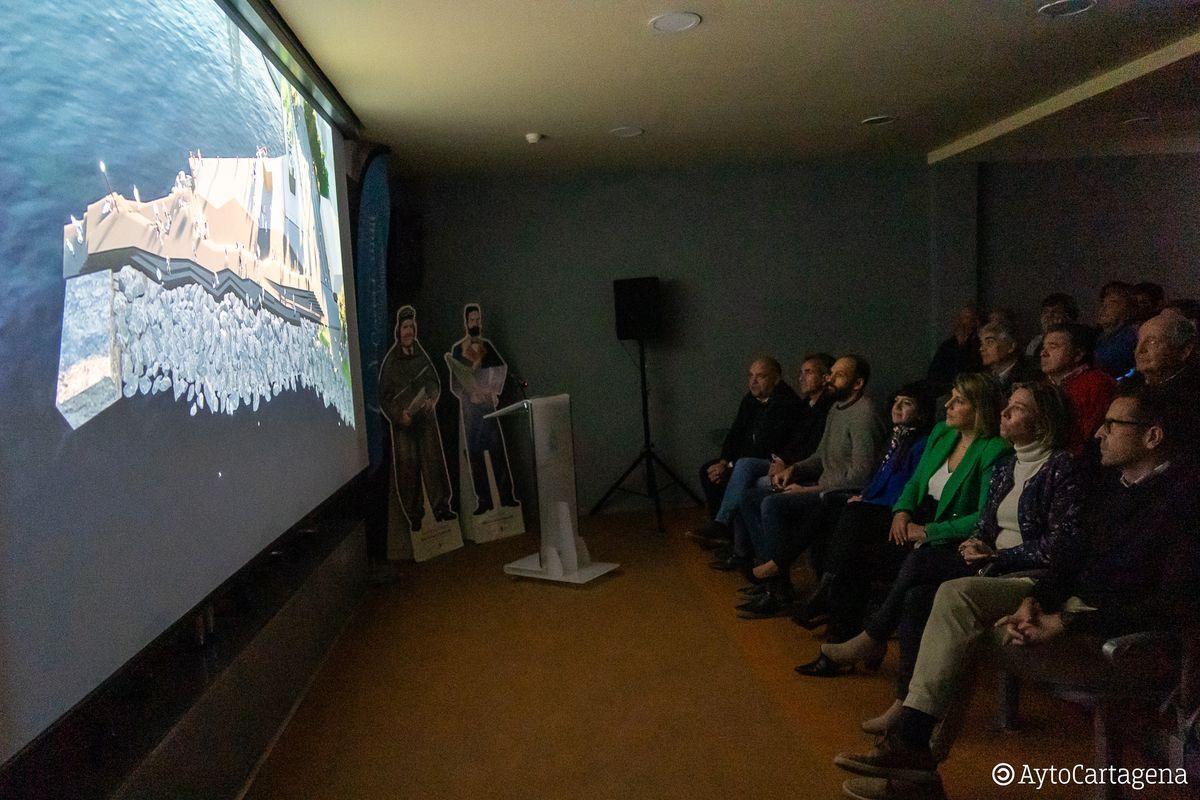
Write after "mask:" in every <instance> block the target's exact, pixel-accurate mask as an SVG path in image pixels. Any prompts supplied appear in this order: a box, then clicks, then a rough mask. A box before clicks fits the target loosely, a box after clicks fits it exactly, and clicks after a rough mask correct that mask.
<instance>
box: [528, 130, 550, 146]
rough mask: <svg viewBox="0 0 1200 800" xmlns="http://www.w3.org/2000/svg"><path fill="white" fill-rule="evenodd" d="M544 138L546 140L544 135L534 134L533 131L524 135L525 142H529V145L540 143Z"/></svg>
mask: <svg viewBox="0 0 1200 800" xmlns="http://www.w3.org/2000/svg"><path fill="white" fill-rule="evenodd" d="M545 138H546V137H545V135H543V134H540V133H534V132H533V131H530V132H529V133H527V134H525V141H527V142H529V143H530V144H537V143H538V142H540V141H541V140H542V139H545Z"/></svg>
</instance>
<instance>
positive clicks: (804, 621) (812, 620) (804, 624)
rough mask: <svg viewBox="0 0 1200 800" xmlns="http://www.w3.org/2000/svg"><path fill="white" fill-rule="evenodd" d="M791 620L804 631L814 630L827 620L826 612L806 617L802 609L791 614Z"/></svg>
mask: <svg viewBox="0 0 1200 800" xmlns="http://www.w3.org/2000/svg"><path fill="white" fill-rule="evenodd" d="M792 622H794V623H796V624H797V625H799V626H800V627H801V628H804V630H806V631H815V630H816V629H817V628H819V627H821V626H822V625H825V624H827V623H828V622H829V615H828V614H817V615H816V616H812V617H808V616H805V615H804V609H800V610H799V611H797V612H796V613H795V614H793V615H792Z"/></svg>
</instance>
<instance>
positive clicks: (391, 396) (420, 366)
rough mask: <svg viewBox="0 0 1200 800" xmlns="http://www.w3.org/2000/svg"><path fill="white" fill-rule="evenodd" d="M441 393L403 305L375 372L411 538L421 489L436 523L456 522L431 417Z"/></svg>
mask: <svg viewBox="0 0 1200 800" xmlns="http://www.w3.org/2000/svg"><path fill="white" fill-rule="evenodd" d="M441 394H442V382H441V378H440V377H438V373H437V370H436V369H435V368H434V366H433V361H432V360H430V358H429V355H428V354H427V353H426V352H425V348H423V347H422V346H421V343H420V342H419V341H418V340H417V312H416V309H414V308H413V307H412V306H403V307H401V308H400V310H399V311H398V312H397V313H396V342H395V344H394V345H392V348H391V349H390V350H388V353H387V355H386V356H384V358H383V363H382V365H380V368H379V405H380V408H381V410H382V411H383V415H384V416H385V417H387V420H388V422H389V423H390V426H389V427H390V428H391V431H392V453H393V458H394V460H395V483H396V496H397V499H398V500H399V501H400V508H401V510H402V511H403V512H404V516H405V518H406V519H407V520H408V527H409V530H410V531H412V532H413V533H417V532H418V531H420V530H421V526H422V524H423V521H424V518H425V516H426V508H425V503H424V500H423V498H422V493H421V490H422V486H423V487H424V493H425V495H426V496H427V497H428V498H429V510H430V512H431V514H432V516H433V520H434V522H446V521H449V520H454V519H457V515H456V514H455V513H454V512H453V511H452V510H451V506H450V503H451V499H452V498H451V492H450V472H449V470H448V469H447V468H446V454H445V452H444V451H443V450H442V437H441V433H440V432H439V431H438V424H437V414H436V413H435V408H436V407H437V402H438V399H439V398H440V397H441ZM460 544H461V542H460ZM416 555H417V560H418V561H420V560H422V559H421V553H417V554H416Z"/></svg>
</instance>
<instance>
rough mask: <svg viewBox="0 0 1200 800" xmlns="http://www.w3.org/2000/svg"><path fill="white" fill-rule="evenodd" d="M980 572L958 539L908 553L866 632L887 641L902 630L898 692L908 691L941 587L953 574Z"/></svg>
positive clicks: (960, 576) (874, 637)
mask: <svg viewBox="0 0 1200 800" xmlns="http://www.w3.org/2000/svg"><path fill="white" fill-rule="evenodd" d="M977 572H978V568H976V567H969V566H967V563H966V562H965V561H963V558H962V556H961V555H959V552H958V543H957V542H952V543H948V544H943V545H930V544H927V545H924V546H922V547H918V548H917V549H916V550H913V551H912V552H911V553H909V554H908V557H907V558H905V559H904V563H903V564H902V565H901V566H900V572H899V574H897V575H896V580H895V582H894V583H893V584H892V588H891V590H890V591H888V594H887V597H886V598H885V599H884V601H883V605H881V606H880V607H879V609H878V610H877V611H876V612H875V613H874V614H873V615H872V616H871V618H870V619H869V620H867V624H866V625H865V627H864V630H866V632H867V635H869V636H870V637H871V638H872V639H874V640H875V641H877V642H886V641H887V640H888V637H890V636H891V635H892V633H893V632H898V633H899V634H900V669H899V671H898V673H897V675H896V692H897V696H899V697H901V698H903V697H905V696H907V695H908V682H909V680H911V679H912V670H913V665H914V664H916V663H917V651H918V650H920V648H921V634H923V633H924V632H925V623H926V622H927V621H928V620H929V612H930V610H931V609H932V608H933V598H934V596H936V595H937V590H938V587H939V586H941V585H942V584H943V583H945V582H946V581H949V580H953V579H954V578H965V577H967V576H969V575H974V574H976V573H977Z"/></svg>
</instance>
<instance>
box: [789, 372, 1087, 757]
mask: <svg viewBox="0 0 1200 800" xmlns="http://www.w3.org/2000/svg"><path fill="white" fill-rule="evenodd" d="M1066 433H1067V412H1066V407H1065V405H1064V404H1063V401H1062V397H1061V395H1060V394H1059V392H1058V390H1057V389H1056V388H1054V387H1053V386H1050V385H1049V384H1046V383H1030V384H1022V385H1021V386H1019V387H1018V388H1017V389H1015V390H1014V391H1013V394H1012V398H1011V399H1010V400H1009V403H1008V406H1007V407H1006V408H1005V409H1004V413H1003V414H1002V415H1001V419H1000V434H1001V436H1003V437H1004V438H1005V439H1006V440H1007V441H1008V442H1009V443H1010V444H1012V445H1013V447H1014V448H1016V452H1015V453H1014V454H1013V455H1011V456H1008V457H1007V458H1005V459H1003V460H1002V461H1000V462H999V463H998V464H997V465H996V469H995V471H994V472H993V473H992V480H991V484H990V485H989V486H988V495H987V502H986V504H985V505H984V508H983V512H982V513H981V515H980V517H979V527H978V529H977V530H976V532H975V534H974V536H972V537H971V538H970V539H968V540H967V541H965V542H963V543H962V544H961V545H959V547H958V556H959V560H958V561H955V559H953V558H950V557H948V556H947V555H946V554H943V555H942V556H941V559H942V560H943V564H942V570H943V571H941V572H940V573H939V572H938V570H937V567H936V566H934V565H935V564H936V560H937V558H938V556H933V555H931V554H932V553H935V552H936V551H935V550H930V553H929V554H925V555H922V553H923V551H924V550H926V549H927V548H921V549H920V550H916V551H914V553H913V554H912V555H911V556H909V558H910V559H919V558H924V559H925V567H924V569H925V573H924V577H925V578H926V579H927V580H926V581H925V582H924V583H923V585H918V584H913V585H912V588H910V589H909V597H908V598H907V599H908V602H907V604H906V606H905V610H904V617H905V618H904V620H903V621H902V622H901V624H900V631H901V636H900V667H899V670H898V674H897V676H896V698H897V699H896V701H895V702H894V703H893V704H892V706H891V707H890V708H888V709H887V710H886V711H885V712H884V713H883V714H881V715H880V716H878V717H876V718H874V719H871V720H868V721H866V722H864V723H863V725H862V728H863V730H864V731H866V732H867V733H873V734H882V733H885V732H886V731H887V728H888V726H889V725H890V724H891V723H892V722H893V721H895V719H896V716H897V715H898V714H899V713H900V708H901V705H902V703H903V701H904V698H905V697H906V696H907V695H908V690H909V680H910V679H911V678H912V674H913V669H914V667H915V664H916V661H917V652H918V649H919V647H920V644H921V641H922V634H923V633H924V630H925V625H926V621H927V620H928V618H929V614H930V611H931V609H932V607H933V602H934V597H935V596H936V594H937V589H938V586H940V585H941V583H943V582H944V581H946V580H953V579H955V578H965V577H967V576H970V575H974V574H976V572H977V571H980V573H981V574H982V571H983V570H986V572H987V574H989V575H992V576H998V575H1006V574H1012V573H1017V572H1028V571H1030V570H1044V569H1046V568H1048V567H1049V566H1050V565H1051V564H1052V563H1053V562H1054V561H1055V560H1056V559H1058V558H1060V557H1061V554H1062V553H1064V552H1065V553H1070V552H1073V550H1072V549H1073V548H1077V547H1078V538H1079V535H1080V534H1079V527H1078V519H1079V508H1080V501H1081V494H1082V489H1083V487H1082V482H1081V480H1080V477H1081V475H1080V471H1079V470H1078V469H1077V467H1076V465H1075V459H1073V458H1072V457H1071V455H1070V453H1069V452H1067V451H1066V450H1064V449H1062V443H1063V441H1065V438H1066ZM901 574H902V575H903V574H904V571H903V570H902V572H901ZM939 578H942V580H939ZM806 666H808V665H806ZM820 667H825V670H824V671H821V670H820ZM835 670H836V665H834V664H832V663H825V664H821V663H820V661H819V660H818V662H815V664H814V665H812V666H811V667H810V669H809V670H808V671H807V674H815V675H826V674H836V672H835ZM801 672H805V670H804V668H801Z"/></svg>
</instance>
